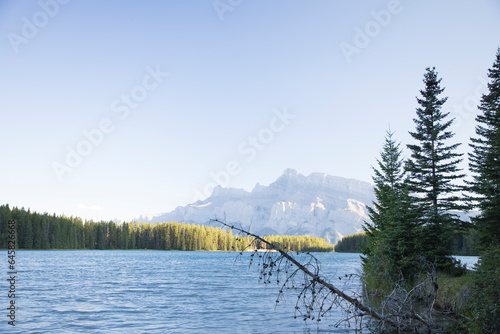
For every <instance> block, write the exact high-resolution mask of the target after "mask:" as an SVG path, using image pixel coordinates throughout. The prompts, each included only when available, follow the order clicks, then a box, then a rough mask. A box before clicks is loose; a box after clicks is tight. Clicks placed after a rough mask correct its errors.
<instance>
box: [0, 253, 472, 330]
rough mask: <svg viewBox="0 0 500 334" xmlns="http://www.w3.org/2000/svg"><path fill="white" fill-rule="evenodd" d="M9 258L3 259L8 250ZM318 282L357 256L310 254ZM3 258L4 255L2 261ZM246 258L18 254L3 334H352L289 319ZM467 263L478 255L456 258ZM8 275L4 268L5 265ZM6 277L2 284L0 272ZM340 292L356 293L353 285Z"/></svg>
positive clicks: (355, 268) (354, 267) (355, 262)
mask: <svg viewBox="0 0 500 334" xmlns="http://www.w3.org/2000/svg"><path fill="white" fill-rule="evenodd" d="M5 254H6V252H5ZM315 255H316V256H317V257H318V259H319V260H320V261H321V264H322V271H321V272H322V275H323V276H327V277H330V278H332V282H334V284H336V285H337V286H338V287H344V286H343V285H342V284H343V283H342V282H340V281H339V280H338V276H343V275H344V274H346V273H357V272H359V270H360V259H359V255H358V254H343V253H323V254H315ZM6 257H7V256H6V255H5V258H6ZM249 257H250V254H249V253H244V255H243V256H242V257H241V259H237V253H228V252H165V251H18V252H17V253H16V262H17V263H16V264H17V270H18V275H17V281H16V292H17V293H16V306H17V308H16V326H15V327H12V326H9V325H7V320H5V319H6V316H5V315H6V313H7V311H6V310H5V308H6V307H8V304H7V303H8V301H7V298H6V292H7V291H8V287H7V282H6V280H5V279H2V280H1V281H2V284H1V285H0V287H1V289H2V291H4V292H1V296H2V297H1V299H0V300H1V301H2V304H1V305H0V307H1V308H2V309H3V310H4V313H5V315H4V316H2V319H3V320H2V323H1V324H0V332H2V333H4V332H5V333H122V334H123V333H316V332H331V333H349V330H348V329H346V328H335V327H334V324H335V322H336V321H337V320H338V319H340V317H341V314H340V313H335V311H333V312H331V314H330V315H329V316H328V317H327V318H325V319H324V320H323V321H322V322H320V323H319V324H318V323H316V322H315V321H308V322H304V321H303V320H301V319H300V318H297V319H294V318H293V315H294V306H295V301H296V299H295V295H294V294H290V295H288V297H287V298H286V300H284V301H281V302H280V304H279V306H277V307H275V300H276V297H277V294H278V290H279V289H278V288H277V285H276V283H274V284H270V285H265V284H262V283H260V282H259V278H258V277H259V274H258V271H257V266H255V265H253V266H252V267H250V268H249V266H248V260H249ZM461 259H462V260H464V259H465V260H467V261H469V262H474V261H476V260H477V258H475V257H470V258H468V257H462V258H461ZM4 268H5V267H4ZM3 275H4V276H5V277H7V274H6V271H4V273H3ZM348 284H350V285H349V286H345V287H344V288H350V289H355V288H356V286H357V282H355V281H351V282H350V283H348Z"/></svg>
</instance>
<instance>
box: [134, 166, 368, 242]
mask: <svg viewBox="0 0 500 334" xmlns="http://www.w3.org/2000/svg"><path fill="white" fill-rule="evenodd" d="M373 200H374V194H373V186H372V185H371V184H369V183H367V182H363V181H358V180H355V179H346V178H342V177H337V176H331V175H327V174H324V173H312V174H310V175H309V176H304V175H302V174H300V173H299V172H297V171H295V170H293V169H287V170H285V172H284V173H283V175H281V176H280V177H279V178H278V179H277V180H276V181H274V182H273V183H271V184H270V185H269V186H263V185H260V184H257V185H256V186H255V188H254V189H253V190H252V191H251V192H248V191H245V190H243V189H235V188H224V187H221V186H217V187H216V188H215V189H214V191H213V193H212V195H211V196H210V197H208V198H207V199H205V200H203V201H197V202H196V203H193V204H189V205H186V206H182V207H181V206H180V207H177V208H176V209H175V210H173V211H171V212H168V213H164V214H161V215H158V216H153V217H147V218H144V217H142V216H141V218H139V220H141V221H152V222H154V221H160V222H162V221H176V222H187V223H194V224H206V223H207V222H208V220H209V219H211V218H219V219H225V221H226V222H229V223H234V224H235V225H238V226H241V227H243V228H245V229H247V230H250V231H251V232H253V233H257V234H259V235H271V234H279V235H310V236H315V237H322V238H325V239H326V240H327V241H328V242H330V243H336V242H337V241H338V240H340V239H341V238H342V237H343V236H345V235H348V234H352V233H357V232H361V231H362V228H361V226H362V224H363V221H365V220H369V218H368V215H367V210H366V205H371V203H372V201H373Z"/></svg>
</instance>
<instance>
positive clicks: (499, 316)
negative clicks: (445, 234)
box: [469, 247, 500, 333]
mask: <svg viewBox="0 0 500 334" xmlns="http://www.w3.org/2000/svg"><path fill="white" fill-rule="evenodd" d="M470 309H471V313H472V314H471V316H470V318H471V321H470V324H469V327H470V328H474V329H475V332H476V333H500V248H499V247H494V248H491V249H488V250H487V251H485V252H484V253H483V254H482V256H481V258H480V260H479V263H478V265H477V268H476V272H475V273H474V276H473V285H472V293H471V298H470Z"/></svg>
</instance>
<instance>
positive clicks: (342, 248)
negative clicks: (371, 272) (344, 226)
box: [335, 232, 367, 253]
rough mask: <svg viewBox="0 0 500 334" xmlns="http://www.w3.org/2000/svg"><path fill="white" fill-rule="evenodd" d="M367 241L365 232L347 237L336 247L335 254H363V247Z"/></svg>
mask: <svg viewBox="0 0 500 334" xmlns="http://www.w3.org/2000/svg"><path fill="white" fill-rule="evenodd" d="M366 239H367V236H366V233H365V232H361V233H356V234H351V235H346V236H345V237H343V238H342V240H340V241H339V242H338V243H337V244H336V245H335V252H338V253H361V247H362V246H361V245H362V244H365V243H366Z"/></svg>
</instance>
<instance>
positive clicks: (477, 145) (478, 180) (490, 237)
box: [469, 48, 500, 249]
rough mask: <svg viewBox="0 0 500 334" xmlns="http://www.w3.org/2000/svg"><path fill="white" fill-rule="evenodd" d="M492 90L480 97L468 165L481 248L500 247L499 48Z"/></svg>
mask: <svg viewBox="0 0 500 334" xmlns="http://www.w3.org/2000/svg"><path fill="white" fill-rule="evenodd" d="M488 77H489V78H490V79H491V82H490V83H488V89H489V93H488V94H484V95H483V96H482V98H481V104H480V105H479V106H478V109H479V110H480V111H482V114H479V115H478V116H477V117H476V122H477V123H478V125H477V126H476V134H477V136H478V137H477V138H471V141H472V144H470V146H471V147H472V149H473V151H472V153H470V154H469V161H470V162H469V168H470V170H471V172H473V173H474V175H473V181H472V182H470V183H469V184H470V191H471V192H472V193H473V194H474V195H475V199H476V201H477V207H478V208H479V210H480V214H479V216H477V217H476V218H474V219H473V222H474V223H475V224H476V226H477V229H478V230H479V243H480V247H481V248H483V249H485V248H487V247H489V246H495V247H500V48H499V49H498V50H497V54H496V60H495V62H494V64H493V67H492V68H491V69H490V70H489V71H488Z"/></svg>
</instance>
